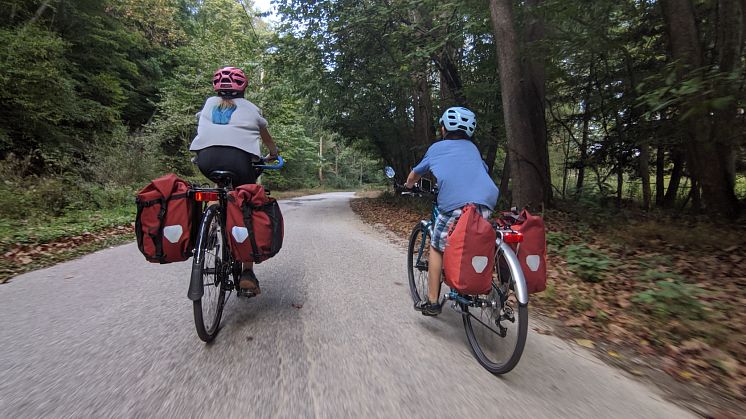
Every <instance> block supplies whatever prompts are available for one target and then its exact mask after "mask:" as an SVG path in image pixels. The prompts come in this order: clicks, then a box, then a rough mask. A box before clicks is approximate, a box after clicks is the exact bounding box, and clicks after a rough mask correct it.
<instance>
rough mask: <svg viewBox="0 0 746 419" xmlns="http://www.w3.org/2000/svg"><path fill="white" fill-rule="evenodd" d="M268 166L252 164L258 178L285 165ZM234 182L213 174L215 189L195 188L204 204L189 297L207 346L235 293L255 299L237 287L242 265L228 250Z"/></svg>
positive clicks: (196, 196) (225, 174)
mask: <svg viewBox="0 0 746 419" xmlns="http://www.w3.org/2000/svg"><path fill="white" fill-rule="evenodd" d="M266 163H267V160H265V159H261V160H260V161H259V162H253V163H252V164H253V165H254V168H255V169H256V170H257V178H258V177H259V176H260V175H261V174H262V172H263V171H264V170H279V169H281V168H282V167H283V166H284V165H285V161H284V160H283V158H282V157H279V156H278V157H277V164H274V165H268V164H266ZM234 178H235V174H233V173H232V172H229V171H220V170H217V171H213V172H212V173H210V175H209V176H208V179H210V180H211V181H213V182H215V183H216V184H217V186H216V187H214V188H208V187H196V188H194V189H193V191H192V193H193V195H194V199H195V201H197V202H200V203H201V209H202V211H201V214H202V217H201V221H200V223H199V227H198V229H197V242H196V245H195V247H194V259H193V261H192V274H191V280H190V282H189V291H188V292H187V297H188V298H189V299H190V300H192V302H193V310H194V324H195V327H196V328H197V335H198V336H199V338H200V339H201V340H203V341H204V342H211V341H212V340H213V339H215V336H217V334H218V331H219V326H220V320H221V318H222V315H223V308H224V307H225V303H226V302H227V299H228V298H230V295H231V293H232V292H233V291H234V290H235V291H236V296H246V297H251V296H253V294H251V293H247V292H244V291H242V290H241V288H240V287H239V286H238V280H239V277H240V276H241V269H242V264H241V262H238V261H236V260H234V258H233V255H232V254H231V251H230V249H229V248H228V237H227V235H226V234H227V233H226V229H225V225H226V210H225V209H226V208H227V206H226V204H227V200H228V192H230V191H231V190H233V179H234ZM216 201H217V203H212V204H211V202H216ZM226 294H227V297H226Z"/></svg>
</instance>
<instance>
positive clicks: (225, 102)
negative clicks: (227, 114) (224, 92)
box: [218, 98, 236, 111]
mask: <svg viewBox="0 0 746 419" xmlns="http://www.w3.org/2000/svg"><path fill="white" fill-rule="evenodd" d="M220 99H221V100H220V103H219V104H218V109H219V110H221V111H224V110H226V109H236V102H234V101H233V99H226V98H220Z"/></svg>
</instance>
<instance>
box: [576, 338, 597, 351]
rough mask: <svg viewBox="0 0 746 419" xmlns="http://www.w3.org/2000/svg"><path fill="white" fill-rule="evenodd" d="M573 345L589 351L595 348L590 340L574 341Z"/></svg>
mask: <svg viewBox="0 0 746 419" xmlns="http://www.w3.org/2000/svg"><path fill="white" fill-rule="evenodd" d="M575 343H577V344H578V345H580V346H582V347H584V348H589V349H594V348H595V347H596V344H595V343H593V341H592V340H590V339H575Z"/></svg>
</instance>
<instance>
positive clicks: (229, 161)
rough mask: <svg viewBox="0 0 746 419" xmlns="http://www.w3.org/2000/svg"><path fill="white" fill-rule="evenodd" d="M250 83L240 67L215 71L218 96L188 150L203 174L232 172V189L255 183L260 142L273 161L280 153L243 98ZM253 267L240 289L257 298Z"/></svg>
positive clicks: (263, 121) (257, 113) (202, 116)
mask: <svg viewBox="0 0 746 419" xmlns="http://www.w3.org/2000/svg"><path fill="white" fill-rule="evenodd" d="M247 84H248V82H247V79H246V75H245V74H244V72H243V71H241V69H239V68H235V67H223V68H221V69H219V70H217V71H216V72H215V74H214V75H213V79H212V87H213V90H215V92H216V93H217V96H213V97H210V98H208V99H207V101H206V102H205V106H204V107H203V108H202V111H201V112H199V113H198V114H197V117H198V118H199V124H198V126H197V137H195V138H194V141H192V144H191V146H190V147H189V150H191V151H194V152H196V153H197V158H196V163H197V167H199V170H200V171H201V172H202V174H204V175H205V176H208V175H209V174H210V173H211V172H213V171H215V170H227V171H230V172H233V173H234V174H235V175H236V179H234V181H233V182H234V185H233V186H240V185H245V184H251V183H256V171H255V169H254V167H253V165H252V164H251V162H252V161H258V160H259V155H260V141H261V143H264V145H265V146H266V147H267V148H268V149H269V158H270V159H273V158H276V157H277V154H278V151H277V146H276V145H275V142H274V140H273V139H272V136H271V135H270V134H269V131H268V130H267V120H266V119H264V117H263V116H262V111H261V110H260V109H259V108H258V107H257V106H256V105H254V104H253V103H251V102H249V101H248V100H246V99H244V91H245V90H246V85H247ZM253 267H254V266H253V263H251V262H246V263H244V264H243V270H242V272H241V279H240V280H239V287H241V288H242V289H244V290H246V291H249V292H251V293H252V294H253V295H257V294H259V293H260V292H261V290H260V289H259V281H258V280H257V279H256V275H254V270H253Z"/></svg>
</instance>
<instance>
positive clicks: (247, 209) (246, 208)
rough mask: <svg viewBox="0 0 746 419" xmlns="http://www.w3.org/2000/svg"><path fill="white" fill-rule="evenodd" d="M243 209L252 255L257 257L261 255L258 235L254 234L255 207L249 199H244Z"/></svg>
mask: <svg viewBox="0 0 746 419" xmlns="http://www.w3.org/2000/svg"><path fill="white" fill-rule="evenodd" d="M241 210H242V211H243V221H244V224H245V225H246V230H248V232H249V243H251V256H252V257H253V258H254V259H257V258H259V257H261V255H260V254H259V246H257V245H256V237H255V236H254V223H253V220H252V217H251V214H252V212H253V208H252V206H251V204H250V203H249V202H248V201H244V203H243V206H242V207H241Z"/></svg>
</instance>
